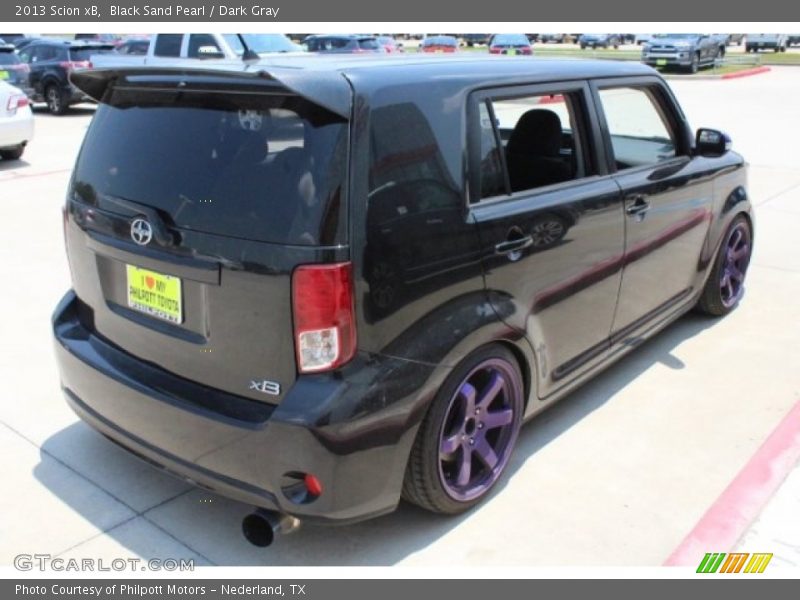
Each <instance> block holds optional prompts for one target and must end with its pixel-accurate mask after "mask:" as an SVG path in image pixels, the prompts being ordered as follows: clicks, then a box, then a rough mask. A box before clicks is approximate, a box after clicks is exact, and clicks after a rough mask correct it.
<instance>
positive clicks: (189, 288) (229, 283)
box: [67, 71, 349, 402]
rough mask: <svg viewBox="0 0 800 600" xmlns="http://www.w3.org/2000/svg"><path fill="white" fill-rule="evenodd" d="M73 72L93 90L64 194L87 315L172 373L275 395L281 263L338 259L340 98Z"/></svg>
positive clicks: (283, 367) (183, 78)
mask: <svg viewBox="0 0 800 600" xmlns="http://www.w3.org/2000/svg"><path fill="white" fill-rule="evenodd" d="M73 82H74V83H76V84H77V85H79V87H81V88H82V89H83V90H84V91H87V92H88V93H90V95H93V96H94V97H95V98H96V99H99V100H101V103H100V105H99V106H98V109H97V113H96V115H95V117H94V119H93V121H92V124H91V126H90V128H89V131H88V132H87V135H86V139H85V141H84V144H83V147H82V149H81V152H80V155H79V158H78V161H77V164H76V166H75V170H74V173H73V177H72V181H71V184H70V189H69V196H68V200H67V207H68V211H67V215H68V220H67V244H68V253H69V257H70V266H71V270H72V277H73V286H74V289H75V291H76V293H77V295H78V297H79V299H80V300H81V301H82V302H83V304H85V305H86V306H87V307H88V309H90V310H87V311H85V312H86V313H87V314H89V315H90V317H88V318H87V319H88V320H90V321H91V323H90V326H91V327H92V328H93V329H94V331H95V332H96V333H97V334H98V335H99V336H101V337H103V338H105V339H107V340H108V341H110V342H111V343H113V344H115V345H117V346H119V347H120V348H122V349H123V350H125V351H127V352H128V353H130V354H132V355H134V356H136V357H138V358H140V359H141V360H144V361H147V362H150V363H153V364H155V365H158V366H159V367H160V368H162V369H165V370H167V371H169V372H171V373H173V374H175V375H178V376H180V377H184V378H187V379H190V380H192V381H195V382H199V383H202V384H204V385H207V386H210V387H212V388H215V389H220V390H223V391H226V392H230V393H234V394H238V395H241V396H246V397H251V398H254V399H258V400H263V401H266V402H278V401H280V399H281V397H282V396H283V395H284V394H285V392H286V391H287V390H288V388H289V387H290V386H291V384H292V382H293V381H294V379H295V377H296V365H295V352H294V341H293V329H292V301H291V274H292V271H293V270H294V268H295V267H296V266H297V265H300V264H314V263H321V262H337V261H342V260H348V258H349V256H348V249H347V245H346V243H347V239H346V231H347V223H346V215H347V211H346V204H345V189H346V170H347V169H346V166H347V160H346V159H347V147H348V134H349V126H348V121H347V119H346V118H345V117H344V116H342V113H344V112H345V111H343V110H342V111H340V113H339V114H337V113H335V112H332V111H331V110H328V109H326V108H323V107H322V106H320V105H319V104H317V103H315V102H312V101H310V100H308V99H307V98H306V97H304V96H303V95H300V94H297V93H295V92H293V91H292V90H291V89H289V88H287V87H285V86H283V85H282V84H280V83H279V82H278V81H277V80H275V79H272V78H270V77H268V76H265V75H263V74H262V75H261V76H259V77H239V78H237V77H231V76H223V75H220V74H214V73H211V74H209V73H205V74H203V73H188V74H187V73H178V72H155V71H154V72H151V73H145V72H139V73H138V74H128V75H126V74H121V73H103V72H98V71H93V72H87V73H85V74H84V75H79V76H73ZM341 84H342V85H346V83H345V82H344V80H343V79H342V80H341ZM337 85H338V84H337ZM338 91H339V92H341V90H338ZM348 93H349V88H348ZM320 94H321V95H323V96H324V90H323V91H320ZM339 97H340V100H341V94H340V96H339ZM339 104H340V105H341V102H339Z"/></svg>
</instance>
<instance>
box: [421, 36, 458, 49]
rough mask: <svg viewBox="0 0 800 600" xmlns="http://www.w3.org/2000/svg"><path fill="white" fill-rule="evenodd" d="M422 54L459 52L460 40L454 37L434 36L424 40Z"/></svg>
mask: <svg viewBox="0 0 800 600" xmlns="http://www.w3.org/2000/svg"><path fill="white" fill-rule="evenodd" d="M419 51H420V52H448V53H449V52H457V51H458V40H457V39H456V38H454V37H453V36H452V35H434V36H431V37H427V38H425V39H424V40H422V43H421V44H420V45H419Z"/></svg>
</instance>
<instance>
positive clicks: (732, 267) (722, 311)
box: [697, 216, 753, 317]
mask: <svg viewBox="0 0 800 600" xmlns="http://www.w3.org/2000/svg"><path fill="white" fill-rule="evenodd" d="M752 251H753V232H752V230H751V229H750V223H749V222H748V221H747V219H746V218H745V217H743V216H739V217H736V219H734V221H733V223H731V226H730V227H729V228H728V232H727V233H726V234H725V238H724V240H723V242H722V246H720V249H719V253H718V254H717V259H716V261H715V263H714V269H713V270H712V271H711V275H710V276H709V278H708V281H707V282H706V286H705V288H703V295H702V296H700V300H699V302H698V303H697V308H698V309H699V310H700V311H701V312H704V313H706V314H709V315H714V316H717V317H719V316H722V315H726V314H728V313H729V312H731V311H732V310H733V309H734V308H735V307H736V305H737V304H738V303H739V300H741V299H742V296H743V295H744V279H745V274H746V273H747V267H748V265H749V264H750V254H751V253H752Z"/></svg>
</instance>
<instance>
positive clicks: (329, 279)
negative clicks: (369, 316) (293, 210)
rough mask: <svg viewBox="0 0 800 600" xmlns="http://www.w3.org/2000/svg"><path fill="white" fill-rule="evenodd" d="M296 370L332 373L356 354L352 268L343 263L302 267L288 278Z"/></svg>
mask: <svg viewBox="0 0 800 600" xmlns="http://www.w3.org/2000/svg"><path fill="white" fill-rule="evenodd" d="M292 309H293V311H294V343H295V352H296V354H297V368H298V370H299V371H300V372H301V373H311V372H316V371H326V370H329V369H335V368H337V367H340V366H341V365H343V364H345V363H346V362H348V361H349V360H350V359H351V358H353V355H354V354H355V352H356V324H355V313H354V306H353V267H352V265H351V264H350V263H349V262H347V263H337V264H333V265H303V266H300V267H298V268H297V269H295V271H294V274H293V275H292Z"/></svg>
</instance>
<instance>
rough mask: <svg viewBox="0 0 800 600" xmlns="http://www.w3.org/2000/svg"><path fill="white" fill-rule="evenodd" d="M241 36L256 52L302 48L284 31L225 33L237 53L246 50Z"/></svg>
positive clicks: (292, 50) (227, 40)
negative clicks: (284, 33) (283, 32)
mask: <svg viewBox="0 0 800 600" xmlns="http://www.w3.org/2000/svg"><path fill="white" fill-rule="evenodd" d="M239 36H241V37H243V38H244V41H245V43H246V44H247V47H248V48H250V50H252V51H253V52H256V53H265V52H296V51H298V50H300V47H299V46H297V45H296V44H295V43H294V42H292V40H290V39H289V38H287V37H286V36H285V35H283V34H282V33H241V34H236V33H226V34H224V35H223V37H224V38H225V41H226V42H228V44H229V45H230V47H231V49H232V50H233V51H234V52H236V53H237V54H242V53H243V52H244V47H243V46H242V41H241V40H240V39H239Z"/></svg>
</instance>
